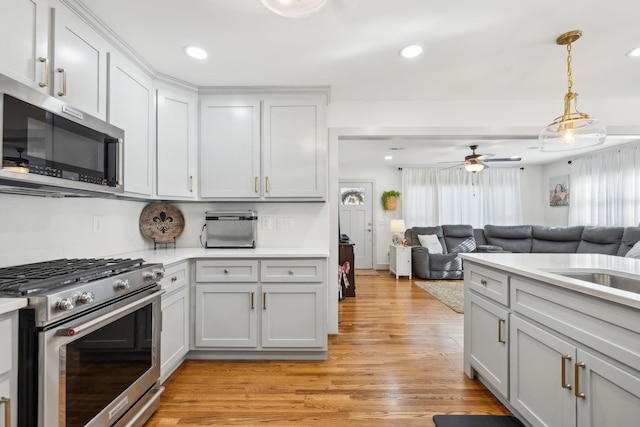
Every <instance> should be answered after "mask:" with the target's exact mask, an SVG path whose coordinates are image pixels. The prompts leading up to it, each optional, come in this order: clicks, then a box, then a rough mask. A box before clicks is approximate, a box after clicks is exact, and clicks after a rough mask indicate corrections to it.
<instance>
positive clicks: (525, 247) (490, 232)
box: [484, 225, 532, 252]
mask: <svg viewBox="0 0 640 427" xmlns="http://www.w3.org/2000/svg"><path fill="white" fill-rule="evenodd" d="M484 236H485V239H486V240H487V244H489V245H493V246H500V247H502V249H504V250H505V251H509V252H531V241H532V237H531V226H530V225H485V226H484Z"/></svg>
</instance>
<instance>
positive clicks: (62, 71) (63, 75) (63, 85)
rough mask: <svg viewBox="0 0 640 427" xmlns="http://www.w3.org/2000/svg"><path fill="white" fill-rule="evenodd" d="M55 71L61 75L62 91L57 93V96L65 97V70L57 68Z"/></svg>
mask: <svg viewBox="0 0 640 427" xmlns="http://www.w3.org/2000/svg"><path fill="white" fill-rule="evenodd" d="M56 71H57V72H58V73H60V74H62V91H60V92H58V96H66V95H67V70H65V69H64V68H58V69H57V70H56Z"/></svg>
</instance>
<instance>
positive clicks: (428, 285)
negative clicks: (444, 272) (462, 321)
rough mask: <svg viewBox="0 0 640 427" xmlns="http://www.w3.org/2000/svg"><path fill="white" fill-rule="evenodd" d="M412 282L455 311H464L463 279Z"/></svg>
mask: <svg viewBox="0 0 640 427" xmlns="http://www.w3.org/2000/svg"><path fill="white" fill-rule="evenodd" d="M413 283H415V284H416V285H417V286H419V287H420V288H422V289H424V290H425V291H427V292H429V293H430V294H431V295H433V296H434V297H435V298H436V299H438V300H439V301H440V302H442V303H443V304H445V305H446V306H448V307H449V308H450V309H451V310H453V311H455V312H456V313H463V312H464V281H463V280H432V281H429V282H413Z"/></svg>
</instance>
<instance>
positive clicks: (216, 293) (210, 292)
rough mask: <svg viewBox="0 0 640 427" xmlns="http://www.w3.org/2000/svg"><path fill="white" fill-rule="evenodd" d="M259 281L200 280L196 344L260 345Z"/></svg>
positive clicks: (196, 293) (248, 346)
mask: <svg viewBox="0 0 640 427" xmlns="http://www.w3.org/2000/svg"><path fill="white" fill-rule="evenodd" d="M257 307H260V301H259V295H258V285H257V284H241V283H233V284H198V285H196V287H195V310H196V313H195V319H196V325H195V346H196V348H201V347H228V348H236V347H242V348H256V347H257V346H258V333H257V332H258V318H257V315H256V311H257Z"/></svg>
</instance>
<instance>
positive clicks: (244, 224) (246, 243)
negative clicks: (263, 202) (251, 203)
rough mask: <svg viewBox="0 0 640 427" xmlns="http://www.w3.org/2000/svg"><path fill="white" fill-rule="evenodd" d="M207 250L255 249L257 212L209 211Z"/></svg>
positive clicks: (206, 223) (207, 216)
mask: <svg viewBox="0 0 640 427" xmlns="http://www.w3.org/2000/svg"><path fill="white" fill-rule="evenodd" d="M205 214H206V222H205V226H206V230H207V231H206V243H205V248H219V249H221V248H255V247H256V228H257V226H256V224H257V221H258V216H257V215H256V212H255V211H251V210H249V211H208V212H206V213H205Z"/></svg>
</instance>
